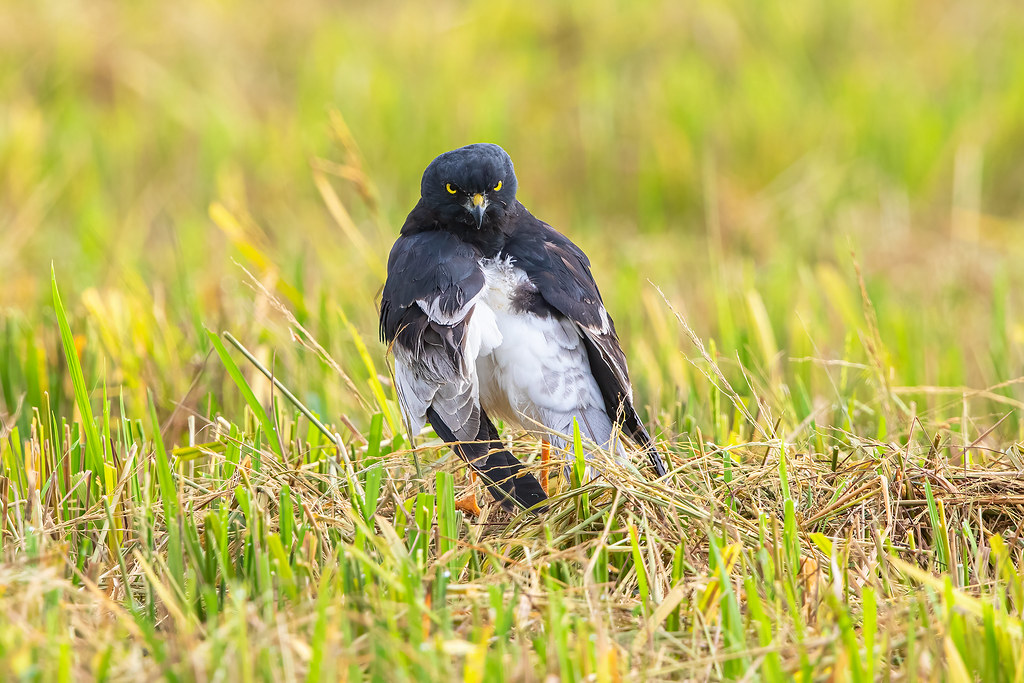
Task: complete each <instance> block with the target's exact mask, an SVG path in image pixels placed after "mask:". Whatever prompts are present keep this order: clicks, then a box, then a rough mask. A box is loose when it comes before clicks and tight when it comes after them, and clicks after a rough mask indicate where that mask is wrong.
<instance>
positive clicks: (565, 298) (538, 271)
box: [503, 207, 668, 477]
mask: <svg viewBox="0 0 1024 683" xmlns="http://www.w3.org/2000/svg"><path fill="white" fill-rule="evenodd" d="M515 221H516V223H515V226H514V229H513V230H511V231H510V233H511V234H510V236H509V239H508V240H507V241H506V243H505V248H504V250H503V251H504V252H505V253H507V254H509V255H510V256H512V257H513V258H514V259H515V263H516V265H517V266H519V267H520V268H522V269H523V270H525V271H526V274H527V275H528V276H529V278H530V280H531V281H532V282H533V284H535V285H536V286H537V289H538V290H539V292H540V295H541V297H543V299H544V301H545V302H547V304H548V305H549V306H551V307H552V308H554V309H555V310H556V311H558V312H559V313H561V314H562V315H564V316H566V317H567V318H569V319H570V320H572V321H573V322H575V323H576V325H577V327H579V329H580V332H581V333H582V335H583V341H584V343H585V345H586V348H587V357H588V358H589V360H590V371H591V372H592V373H593V375H594V379H595V380H597V385H598V387H600V389H601V395H602V396H603V398H604V402H605V410H606V411H607V412H608V415H609V417H611V418H612V419H613V420H615V421H616V422H618V423H619V424H621V425H622V427H623V429H624V431H625V432H626V434H628V435H629V436H630V437H631V438H632V439H633V440H634V441H635V442H636V443H637V444H638V445H640V446H642V447H643V448H644V449H645V450H646V451H647V455H648V457H649V458H650V460H651V464H653V465H654V469H655V471H656V472H657V474H658V476H659V477H660V476H663V475H665V473H666V472H667V471H668V470H667V468H666V467H665V462H664V461H663V460H662V459H661V455H660V454H659V453H658V451H657V450H656V449H655V447H654V441H653V440H652V439H651V436H650V434H648V433H647V429H646V428H645V427H644V424H643V422H641V420H640V416H639V415H638V414H637V412H636V409H635V408H634V406H633V390H632V387H631V385H630V383H629V371H628V370H627V368H626V356H625V354H624V353H623V352H622V347H621V346H620V345H619V338H618V336H617V335H616V333H615V323H614V322H612V319H611V316H609V315H608V312H607V311H606V310H605V307H604V302H603V301H602V300H601V293H600V292H599V291H598V289H597V283H595V282H594V276H593V275H592V274H591V272H590V259H588V258H587V255H586V254H584V253H583V250H582V249H580V248H579V247H577V246H576V245H575V244H573V243H572V242H571V241H570V240H569V238H568V237H566V236H565V235H563V234H561V233H560V232H558V231H557V230H555V229H554V228H552V227H551V226H550V225H548V224H546V223H544V222H542V221H539V220H537V219H536V218H534V217H533V216H532V215H531V214H530V213H529V212H528V211H527V210H526V209H525V208H522V207H520V209H519V216H518V217H517V218H516V219H515Z"/></svg>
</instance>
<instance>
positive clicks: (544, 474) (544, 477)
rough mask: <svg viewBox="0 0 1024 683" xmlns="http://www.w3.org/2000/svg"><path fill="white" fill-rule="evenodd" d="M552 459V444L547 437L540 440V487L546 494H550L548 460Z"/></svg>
mask: <svg viewBox="0 0 1024 683" xmlns="http://www.w3.org/2000/svg"><path fill="white" fill-rule="evenodd" d="M550 460H551V444H550V443H548V440H547V439H543V438H542V439H541V440H540V487H541V488H542V489H544V495H545V496H546V495H547V494H548V462H549V461H550Z"/></svg>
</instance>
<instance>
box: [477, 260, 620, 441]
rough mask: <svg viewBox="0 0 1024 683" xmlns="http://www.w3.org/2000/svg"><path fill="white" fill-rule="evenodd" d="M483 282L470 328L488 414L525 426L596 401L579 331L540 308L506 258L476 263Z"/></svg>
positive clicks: (532, 291)
mask: <svg viewBox="0 0 1024 683" xmlns="http://www.w3.org/2000/svg"><path fill="white" fill-rule="evenodd" d="M480 267H481V270H483V272H484V276H485V278H486V284H485V287H484V291H483V292H482V293H481V294H482V295H481V296H480V298H479V299H478V301H477V304H476V306H475V309H474V311H473V316H472V318H471V322H470V325H471V327H472V328H474V330H473V331H474V336H475V335H477V334H478V335H479V339H480V341H481V343H480V347H479V348H480V352H479V354H478V355H477V372H478V376H479V381H480V400H481V403H482V404H483V406H484V408H485V409H486V410H487V412H488V413H490V414H493V415H495V416H499V417H502V418H503V419H505V420H508V421H512V422H513V423H518V424H520V425H521V426H524V427H526V428H529V427H530V426H531V424H530V423H532V422H535V421H545V420H546V418H547V417H548V416H549V415H551V414H552V413H553V412H554V413H562V412H566V411H572V410H575V409H577V408H578V407H579V406H586V405H590V404H593V403H595V402H598V401H600V400H601V398H600V392H599V390H598V389H597V385H596V382H595V381H594V379H593V377H592V376H591V373H590V367H589V361H588V359H587V355H586V349H585V348H584V346H583V343H582V340H581V337H580V334H579V331H578V330H577V329H576V327H575V325H574V324H573V323H572V322H571V321H570V320H568V319H566V318H564V317H562V316H560V315H557V314H555V313H554V312H553V311H551V310H550V309H549V308H547V307H546V306H545V307H540V306H538V302H539V301H540V295H539V293H538V291H537V287H536V286H535V285H534V284H533V283H532V282H531V281H530V278H529V277H528V276H527V274H526V272H525V271H523V270H522V269H521V268H518V267H517V266H516V265H515V262H514V261H513V260H511V259H510V258H501V257H498V258H495V259H484V260H482V261H481V262H480Z"/></svg>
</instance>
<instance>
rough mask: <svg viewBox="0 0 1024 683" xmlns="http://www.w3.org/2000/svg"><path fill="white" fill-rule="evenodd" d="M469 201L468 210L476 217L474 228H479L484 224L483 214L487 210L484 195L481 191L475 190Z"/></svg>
mask: <svg viewBox="0 0 1024 683" xmlns="http://www.w3.org/2000/svg"><path fill="white" fill-rule="evenodd" d="M470 202H471V204H470V206H469V207H468V208H469V212H470V213H471V214H473V218H474V219H476V229H477V230H479V229H480V228H482V227H483V225H484V214H485V213H486V212H487V199H486V198H485V197H484V195H483V193H482V192H477V193H476V194H475V195H473V198H472V199H471V200H470Z"/></svg>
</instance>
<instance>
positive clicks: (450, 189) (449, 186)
mask: <svg viewBox="0 0 1024 683" xmlns="http://www.w3.org/2000/svg"><path fill="white" fill-rule="evenodd" d="M444 189H446V190H448V194H455V192H456V190H455V188H454V187H452V184H451V183H445V184H444Z"/></svg>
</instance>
